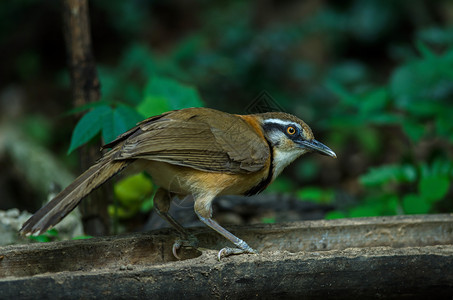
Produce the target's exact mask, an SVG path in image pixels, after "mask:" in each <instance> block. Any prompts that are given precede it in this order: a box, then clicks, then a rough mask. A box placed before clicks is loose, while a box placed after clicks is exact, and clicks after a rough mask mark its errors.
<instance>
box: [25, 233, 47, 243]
mask: <svg viewBox="0 0 453 300" xmlns="http://www.w3.org/2000/svg"><path fill="white" fill-rule="evenodd" d="M28 238H29V239H30V240H33V241H36V242H39V243H48V242H50V238H49V237H48V236H46V235H44V234H42V235H37V236H34V235H31V236H29V237H28Z"/></svg>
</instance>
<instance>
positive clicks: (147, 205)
mask: <svg viewBox="0 0 453 300" xmlns="http://www.w3.org/2000/svg"><path fill="white" fill-rule="evenodd" d="M153 207H154V197H153V196H151V197H148V198H146V199H145V200H144V201H143V202H142V206H141V207H140V211H141V212H143V213H147V212H150V211H151V209H153Z"/></svg>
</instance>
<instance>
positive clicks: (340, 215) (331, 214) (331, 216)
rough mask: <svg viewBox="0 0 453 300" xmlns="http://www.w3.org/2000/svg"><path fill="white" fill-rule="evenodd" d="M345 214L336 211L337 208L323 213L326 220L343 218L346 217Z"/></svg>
mask: <svg viewBox="0 0 453 300" xmlns="http://www.w3.org/2000/svg"><path fill="white" fill-rule="evenodd" d="M346 217H347V215H346V214H345V213H343V212H341V211H338V210H333V211H329V212H328V213H327V214H326V215H325V217H324V218H325V219H326V220H332V219H343V218H346Z"/></svg>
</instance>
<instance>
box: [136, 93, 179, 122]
mask: <svg viewBox="0 0 453 300" xmlns="http://www.w3.org/2000/svg"><path fill="white" fill-rule="evenodd" d="M169 110H171V107H170V103H169V102H168V101H167V99H166V98H164V97H155V96H146V97H145V99H144V100H143V101H142V102H141V103H140V105H139V106H138V107H137V111H138V112H139V113H140V114H141V115H142V116H144V117H146V118H147V117H150V116H155V115H159V114H161V113H164V112H166V111H169Z"/></svg>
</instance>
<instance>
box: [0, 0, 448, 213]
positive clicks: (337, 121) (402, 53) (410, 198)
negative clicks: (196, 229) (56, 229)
mask: <svg viewBox="0 0 453 300" xmlns="http://www.w3.org/2000/svg"><path fill="white" fill-rule="evenodd" d="M57 6H58V5H55V3H53V2H52V1H50V2H49V1H48V2H44V3H42V2H40V1H37V0H21V1H15V2H12V1H3V2H0V16H3V18H0V25H1V26H0V49H1V50H4V51H3V53H4V55H5V56H6V57H11V59H8V60H5V62H4V63H3V66H2V68H0V77H3V78H6V80H2V81H1V82H2V84H3V85H7V84H11V83H16V82H22V83H23V84H24V85H26V88H27V91H28V92H29V93H30V94H32V95H33V97H34V99H50V100H49V101H47V102H45V100H42V102H43V103H42V104H41V103H40V105H36V104H33V103H31V104H30V107H31V108H32V109H33V111H39V110H41V111H42V113H43V114H49V111H53V110H56V111H58V113H60V114H61V113H62V112H63V111H65V110H68V108H69V107H70V106H71V103H70V101H69V100H65V101H66V102H65V101H63V100H62V101H61V102H60V103H59V104H58V105H60V106H59V108H58V109H57V108H55V107H58V105H57V104H56V102H58V101H56V100H55V99H70V96H69V94H65V96H62V95H61V94H57V95H53V97H51V96H49V95H48V94H47V93H48V92H46V91H48V90H52V89H58V88H59V89H61V90H65V91H67V90H68V76H67V72H64V71H62V70H63V68H64V66H65V59H64V49H63V44H64V43H63V40H62V38H60V40H58V41H54V40H51V38H50V37H56V36H59V35H58V33H56V29H59V27H58V26H55V24H59V23H58V22H60V21H55V20H60V15H59V11H58V7H57ZM90 9H91V12H90V13H91V24H92V33H93V34H92V38H93V42H94V52H95V55H96V58H97V61H98V71H99V76H100V80H101V87H102V100H101V101H100V102H99V103H96V104H94V106H93V105H91V106H86V107H82V108H76V109H74V110H73V111H72V112H80V111H87V113H86V114H85V115H84V117H83V118H81V119H80V121H79V123H78V124H77V126H76V127H75V129H74V131H73V136H72V139H71V144H70V146H69V152H70V151H73V150H74V149H76V148H77V147H79V146H80V145H82V144H83V143H86V142H87V141H89V140H90V139H93V138H96V137H102V138H103V140H104V142H109V141H111V140H113V139H114V138H115V137H116V136H117V135H118V134H120V133H121V132H122V131H124V130H126V129H128V128H130V127H132V126H133V125H134V124H135V123H136V122H138V121H140V120H141V119H143V118H145V117H149V116H152V115H156V114H160V113H162V112H164V111H166V110H171V109H178V108H183V107H188V106H202V105H206V106H208V107H213V108H217V109H221V110H224V111H228V112H233V113H246V108H247V107H248V106H249V104H250V103H252V102H253V101H254V99H255V98H256V96H257V95H259V94H260V93H261V92H262V91H263V90H266V91H267V92H268V94H269V95H271V96H272V98H273V101H275V102H277V103H278V105H279V106H281V107H283V108H284V109H285V110H287V111H288V112H291V113H293V114H295V115H297V116H300V117H301V118H302V119H303V120H304V121H306V122H307V123H308V124H309V125H310V126H311V128H312V129H313V131H314V133H315V136H316V138H317V139H318V140H321V141H322V142H323V143H325V144H327V145H328V146H329V147H331V148H332V149H333V150H334V151H335V152H336V153H337V155H338V159H337V160H330V159H327V158H322V157H319V156H315V155H307V156H305V157H303V158H301V159H299V160H297V161H296V162H295V163H294V164H293V165H292V166H291V167H289V168H288V170H287V171H285V173H284V174H283V175H282V176H280V178H278V179H277V180H276V181H275V182H274V183H273V184H272V185H271V186H270V187H269V189H268V190H267V192H274V193H275V192H278V193H283V192H291V193H293V194H295V195H296V196H297V197H299V198H300V199H301V200H303V201H314V202H317V203H323V204H329V205H333V206H334V207H336V210H334V211H332V212H331V213H329V214H328V215H327V218H338V217H359V216H378V215H395V214H410V213H434V212H452V211H453V203H452V202H451V199H452V196H453V189H452V186H451V181H452V177H453V175H452V167H451V166H452V164H453V158H452V156H453V147H452V143H453V121H452V120H451V117H450V116H451V115H453V102H452V101H451V99H452V98H453V13H452V11H453V3H452V2H451V1H449V0H440V1H428V0H413V1H382V0H348V1H333V0H332V1H238V0H236V1H216V2H212V1H206V0H200V1H190V2H186V1H178V0H173V1H162V0H157V1H127V2H111V1H106V0H99V1H92V2H91V7H90ZM30 16H33V18H30ZM37 20H41V21H40V23H39V24H40V26H39V27H38V26H35V24H38V21H37ZM47 20H48V21H47ZM17 24H21V26H17ZM23 28H30V29H29V32H27V34H28V35H26V36H25V37H24V35H23V33H22V32H21V31H20V30H22V29H23ZM36 28H39V30H38V29H36ZM55 28H56V29H55ZM30 36H33V37H34V39H30ZM20 37H22V38H23V40H20ZM35 40H39V41H41V42H40V43H33V41H35ZM52 43H54V44H52ZM48 44H52V45H57V46H55V47H56V48H53V49H52V50H55V49H56V50H57V51H49V46H48ZM42 45H45V46H42ZM21 47H22V48H21ZM55 52H57V53H60V54H59V56H58V55H57V56H55V54H51V53H55ZM32 82H33V84H32ZM48 82H54V83H55V86H52V88H49V83H48ZM2 87H4V86H2ZM59 93H62V92H61V91H60V92H59ZM33 97H31V98H32V99H33ZM201 99H203V100H201ZM45 103H48V104H47V105H46V104H45ZM55 114H56V113H55V112H54V113H53V115H52V114H50V115H51V116H55ZM35 115H36V114H33V117H30V121H29V122H27V123H25V124H24V126H28V128H30V134H31V135H32V136H34V137H36V138H37V139H41V140H42V141H43V143H44V144H46V145H48V146H49V147H54V148H57V150H56V151H57V152H59V153H61V152H62V151H61V150H60V149H62V148H63V147H64V146H67V145H62V142H61V140H64V139H63V138H62V136H64V135H63V133H61V134H60V135H59V136H57V137H54V135H53V134H50V135H46V134H45V132H46V131H47V132H48V131H52V129H51V128H49V127H52V126H54V129H53V130H54V131H55V130H56V129H55V128H59V126H55V125H54V123H52V121H50V122H43V121H42V120H39V118H36V117H35ZM49 120H52V118H51V117H50V118H49ZM66 135H67V134H66ZM66 149H67V148H66ZM139 180H141V179H139ZM449 199H450V200H449ZM151 205H152V204H151ZM263 222H270V221H269V220H264V221H263Z"/></svg>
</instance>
